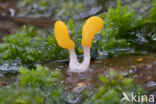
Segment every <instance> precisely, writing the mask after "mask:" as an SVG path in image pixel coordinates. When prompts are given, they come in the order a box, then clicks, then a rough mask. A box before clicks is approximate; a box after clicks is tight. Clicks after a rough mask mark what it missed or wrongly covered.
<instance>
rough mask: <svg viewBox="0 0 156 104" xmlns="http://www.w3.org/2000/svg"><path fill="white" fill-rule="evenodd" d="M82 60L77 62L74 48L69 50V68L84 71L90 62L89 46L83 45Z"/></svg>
mask: <svg viewBox="0 0 156 104" xmlns="http://www.w3.org/2000/svg"><path fill="white" fill-rule="evenodd" d="M83 53H84V54H83V62H82V63H79V62H78V60H77V56H76V53H75V50H69V54H70V62H69V69H70V71H72V72H84V71H86V70H87V69H88V67H89V64H90V47H83Z"/></svg>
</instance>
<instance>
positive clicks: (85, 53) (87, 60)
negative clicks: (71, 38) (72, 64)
mask: <svg viewBox="0 0 156 104" xmlns="http://www.w3.org/2000/svg"><path fill="white" fill-rule="evenodd" d="M89 64H90V47H87V46H84V47H83V62H82V64H81V66H82V69H83V70H87V69H88V67H89Z"/></svg>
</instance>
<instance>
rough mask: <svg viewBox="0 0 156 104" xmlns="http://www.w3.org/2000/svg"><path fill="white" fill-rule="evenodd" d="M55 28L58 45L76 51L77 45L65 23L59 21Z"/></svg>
mask: <svg viewBox="0 0 156 104" xmlns="http://www.w3.org/2000/svg"><path fill="white" fill-rule="evenodd" d="M54 28H55V37H56V40H57V43H58V45H59V46H60V47H62V48H65V49H74V48H75V43H74V42H73V40H71V39H70V36H69V31H68V28H67V26H66V25H65V23H64V22H62V21H60V20H58V21H56V22H55V27H54Z"/></svg>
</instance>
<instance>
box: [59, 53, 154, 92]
mask: <svg viewBox="0 0 156 104" xmlns="http://www.w3.org/2000/svg"><path fill="white" fill-rule="evenodd" d="M66 66H67V65H66ZM63 68H64V67H63ZM110 69H114V70H116V71H117V72H118V73H124V75H125V77H131V78H133V79H134V83H137V84H141V85H142V86H143V88H144V89H145V90H147V91H148V92H154V91H156V54H151V55H147V56H125V57H122V58H111V59H102V60H97V61H92V62H91V68H90V69H89V70H88V71H87V72H84V73H71V72H68V71H67V70H63V71H62V72H63V74H64V76H65V85H66V86H67V88H68V90H69V91H71V90H72V91H76V92H80V91H82V90H84V89H93V88H95V87H96V86H97V85H99V84H100V83H101V82H100V81H99V80H98V76H99V75H100V74H101V75H105V76H108V72H109V70H110Z"/></svg>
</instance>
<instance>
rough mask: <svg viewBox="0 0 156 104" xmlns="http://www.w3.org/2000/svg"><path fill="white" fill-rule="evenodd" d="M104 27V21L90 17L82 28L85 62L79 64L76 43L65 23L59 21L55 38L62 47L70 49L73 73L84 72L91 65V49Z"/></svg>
mask: <svg viewBox="0 0 156 104" xmlns="http://www.w3.org/2000/svg"><path fill="white" fill-rule="evenodd" d="M103 26H104V21H103V20H102V19H101V18H100V17H97V16H92V17H90V18H89V19H88V20H87V21H86V22H85V24H84V25H83V28H82V40H81V44H82V46H83V62H82V63H79V61H78V59H77V56H76V53H75V43H74V42H73V40H71V39H70V33H69V31H68V28H67V26H66V25H65V23H64V22H62V21H60V20H58V21H56V23H55V27H54V29H55V37H56V40H57V43H58V45H59V46H60V47H62V48H65V49H68V51H69V54H70V62H69V69H70V71H72V72H84V71H86V70H87V69H88V67H89V64H90V47H91V43H92V40H93V38H94V36H95V35H96V33H97V32H99V31H100V30H101V29H102V28H103Z"/></svg>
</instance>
